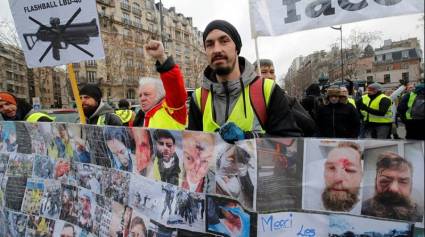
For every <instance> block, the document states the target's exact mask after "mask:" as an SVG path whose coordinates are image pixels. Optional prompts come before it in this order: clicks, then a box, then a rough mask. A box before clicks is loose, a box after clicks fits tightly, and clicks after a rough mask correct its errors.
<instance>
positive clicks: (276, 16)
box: [250, 0, 424, 37]
mask: <svg viewBox="0 0 425 237" xmlns="http://www.w3.org/2000/svg"><path fill="white" fill-rule="evenodd" d="M423 12H424V0H250V14H251V24H252V35H253V37H256V36H273V35H280V34H287V33H291V32H296V31H301V30H308V29H314V28H319V27H325V26H332V25H338V24H344V23H350V22H355V21H362V20H368V19H374V18H381V17H388V16H397V15H404V14H413V13H423Z"/></svg>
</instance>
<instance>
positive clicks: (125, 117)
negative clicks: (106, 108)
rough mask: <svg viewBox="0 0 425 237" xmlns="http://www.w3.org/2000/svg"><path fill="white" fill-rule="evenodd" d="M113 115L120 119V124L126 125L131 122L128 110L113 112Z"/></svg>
mask: <svg viewBox="0 0 425 237" xmlns="http://www.w3.org/2000/svg"><path fill="white" fill-rule="evenodd" d="M115 114H116V115H118V117H120V119H121V121H122V123H128V122H130V120H131V116H132V115H133V113H132V111H131V110H129V109H120V110H117V111H115Z"/></svg>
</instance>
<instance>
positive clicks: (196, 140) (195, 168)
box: [180, 131, 215, 192]
mask: <svg viewBox="0 0 425 237" xmlns="http://www.w3.org/2000/svg"><path fill="white" fill-rule="evenodd" d="M214 147H215V137H214V134H206V133H199V132H189V131H185V132H184V133H183V169H184V170H183V175H182V180H181V185H180V186H181V187H182V188H183V189H187V190H189V191H191V192H204V191H206V190H207V189H208V186H211V185H213V184H209V183H206V181H211V179H209V178H208V179H207V180H206V176H207V175H208V172H209V170H210V169H211V168H212V167H214V162H213V161H214Z"/></svg>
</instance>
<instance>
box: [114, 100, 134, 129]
mask: <svg viewBox="0 0 425 237" xmlns="http://www.w3.org/2000/svg"><path fill="white" fill-rule="evenodd" d="M115 114H116V115H117V116H118V117H120V119H121V121H122V123H123V125H124V126H130V127H131V126H132V124H133V121H134V118H135V117H136V114H135V113H134V111H133V110H131V109H130V103H129V102H128V101H127V100H126V99H121V100H120V101H119V102H118V109H117V110H116V111H115Z"/></svg>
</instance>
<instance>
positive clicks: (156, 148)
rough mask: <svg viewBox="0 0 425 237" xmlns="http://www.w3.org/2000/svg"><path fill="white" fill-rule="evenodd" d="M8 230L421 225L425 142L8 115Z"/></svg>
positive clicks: (393, 228)
mask: <svg viewBox="0 0 425 237" xmlns="http://www.w3.org/2000/svg"><path fill="white" fill-rule="evenodd" d="M0 184H1V189H0V236H5V237H15V236H16V237H21V236H22V237H26V236H34V237H35V236H43V237H50V236H55V237H56V236H58V237H85V236H111V237H144V236H149V237H153V236H161V237H166V236H170V237H174V236H232V237H233V236H236V237H239V236H241V237H242V236H296V237H298V236H306V237H307V236H308V237H313V236H318V237H322V236H323V237H326V236H331V237H337V236H368V237H372V236H373V237H374V236H388V237H392V236H399V237H401V236H423V228H424V143H423V141H406V140H342V139H318V138H261V139H253V140H244V141H240V142H237V143H236V144H234V145H233V144H228V143H226V142H224V141H223V140H222V139H221V138H220V136H219V135H218V134H214V133H203V132H194V131H172V130H161V129H146V128H128V127H113V126H103V127H101V126H93V125H81V124H71V123H69V124H68V123H34V124H33V123H24V122H0Z"/></svg>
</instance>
